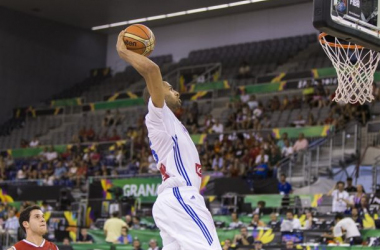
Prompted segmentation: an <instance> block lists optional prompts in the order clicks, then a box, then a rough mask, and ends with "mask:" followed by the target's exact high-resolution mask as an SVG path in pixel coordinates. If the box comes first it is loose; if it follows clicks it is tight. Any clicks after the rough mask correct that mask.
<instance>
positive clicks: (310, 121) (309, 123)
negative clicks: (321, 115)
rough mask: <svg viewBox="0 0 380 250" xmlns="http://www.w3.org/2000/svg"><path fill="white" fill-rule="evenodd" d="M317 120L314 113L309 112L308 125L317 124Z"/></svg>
mask: <svg viewBox="0 0 380 250" xmlns="http://www.w3.org/2000/svg"><path fill="white" fill-rule="evenodd" d="M316 124H317V122H316V121H315V119H314V116H313V113H309V115H308V117H307V122H306V126H315V125H316Z"/></svg>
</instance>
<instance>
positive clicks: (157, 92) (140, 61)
mask: <svg viewBox="0 0 380 250" xmlns="http://www.w3.org/2000/svg"><path fill="white" fill-rule="evenodd" d="M124 32H125V31H124V30H123V31H122V32H120V34H119V37H118V39H117V43H116V50H117V53H118V54H119V56H120V58H121V59H123V60H125V61H126V62H128V63H130V64H131V65H132V67H133V68H135V69H136V70H137V72H139V74H140V75H141V76H142V77H144V79H145V82H146V85H147V87H148V91H149V94H150V96H151V98H152V101H153V104H154V106H156V107H158V108H162V107H163V106H164V99H165V93H164V91H165V89H164V83H163V81H162V76H161V71H160V68H159V67H158V66H157V64H155V63H154V62H153V61H152V60H150V59H149V58H147V57H145V56H142V55H139V54H137V53H134V52H132V51H129V50H127V48H126V46H125V44H124V40H123V36H124Z"/></svg>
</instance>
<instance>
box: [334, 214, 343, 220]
mask: <svg viewBox="0 0 380 250" xmlns="http://www.w3.org/2000/svg"><path fill="white" fill-rule="evenodd" d="M343 218H344V216H343V214H341V213H338V214H336V215H335V220H341V219H343Z"/></svg>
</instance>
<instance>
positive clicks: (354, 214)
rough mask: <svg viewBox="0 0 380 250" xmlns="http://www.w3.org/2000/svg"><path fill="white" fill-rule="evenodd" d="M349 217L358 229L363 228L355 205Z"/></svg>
mask: <svg viewBox="0 0 380 250" xmlns="http://www.w3.org/2000/svg"><path fill="white" fill-rule="evenodd" d="M351 218H352V220H353V221H354V222H355V223H356V225H357V226H358V228H359V229H362V228H363V219H362V218H361V217H360V216H359V211H358V209H357V208H355V207H354V208H353V209H351Z"/></svg>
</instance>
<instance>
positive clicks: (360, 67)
mask: <svg viewBox="0 0 380 250" xmlns="http://www.w3.org/2000/svg"><path fill="white" fill-rule="evenodd" d="M327 36H328V35H327V34H326V33H321V34H320V35H319V43H320V44H321V45H322V48H323V50H324V51H325V52H326V54H327V56H328V57H329V58H330V60H331V62H332V63H333V65H334V68H335V69H336V73H337V75H338V88H337V89H336V91H335V97H334V99H333V101H336V102H344V103H352V104H354V103H357V102H359V103H360V104H363V103H365V102H366V101H367V102H371V101H372V100H374V97H373V95H372V83H373V79H374V73H375V70H376V68H377V65H378V63H379V59H380V53H379V52H377V51H373V50H369V49H366V48H364V47H362V46H360V45H356V44H353V43H350V42H346V43H344V42H343V41H339V39H338V38H335V37H333V38H334V41H327V39H326V38H327Z"/></svg>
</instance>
